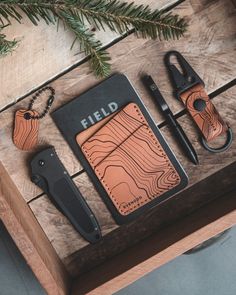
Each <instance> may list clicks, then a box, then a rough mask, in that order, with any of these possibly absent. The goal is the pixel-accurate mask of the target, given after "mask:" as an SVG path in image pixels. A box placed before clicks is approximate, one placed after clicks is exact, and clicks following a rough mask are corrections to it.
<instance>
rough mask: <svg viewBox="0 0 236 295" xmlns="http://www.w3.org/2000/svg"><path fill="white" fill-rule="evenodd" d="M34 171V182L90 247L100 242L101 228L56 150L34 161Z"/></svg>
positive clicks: (51, 150) (48, 150) (49, 150)
mask: <svg viewBox="0 0 236 295" xmlns="http://www.w3.org/2000/svg"><path fill="white" fill-rule="evenodd" d="M31 171H32V177H31V180H32V182H34V183H35V184H36V185H38V186H39V187H40V188H41V189H42V190H43V191H44V192H45V193H46V194H47V195H48V196H49V197H50V199H51V200H52V202H53V203H55V205H56V207H57V208H58V209H59V210H60V211H61V212H62V213H63V214H64V215H65V216H66V217H67V218H68V219H69V221H70V222H71V223H72V225H73V226H74V227H75V229H76V230H77V231H78V232H79V233H80V234H81V235H82V236H83V237H84V238H85V239H86V240H87V241H89V242H90V243H96V242H97V241H99V240H100V239H101V237H102V236H101V231H100V227H99V224H98V222H97V220H96V218H95V216H94V214H93V212H92V211H91V209H90V208H89V206H88V204H87V203H86V201H85V200H84V198H83V196H82V194H81V193H80V191H79V190H78V188H77V187H76V185H75V184H74V182H73V181H72V179H71V178H70V175H69V174H68V172H67V170H66V169H65V167H64V166H63V164H62V163H61V161H60V159H59V158H58V156H57V154H56V152H55V149H54V148H53V147H49V148H47V149H45V150H43V151H41V152H39V153H38V154H37V155H36V156H35V157H34V158H33V160H32V161H31Z"/></svg>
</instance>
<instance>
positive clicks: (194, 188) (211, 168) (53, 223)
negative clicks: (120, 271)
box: [30, 86, 236, 273]
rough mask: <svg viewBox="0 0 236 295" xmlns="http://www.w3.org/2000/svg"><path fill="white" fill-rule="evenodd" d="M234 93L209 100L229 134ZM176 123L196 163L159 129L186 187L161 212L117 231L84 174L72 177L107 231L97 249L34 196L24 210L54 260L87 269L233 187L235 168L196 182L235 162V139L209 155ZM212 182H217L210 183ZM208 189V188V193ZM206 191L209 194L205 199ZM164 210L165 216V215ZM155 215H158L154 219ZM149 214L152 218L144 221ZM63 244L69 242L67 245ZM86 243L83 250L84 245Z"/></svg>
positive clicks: (185, 119) (189, 126)
mask: <svg viewBox="0 0 236 295" xmlns="http://www.w3.org/2000/svg"><path fill="white" fill-rule="evenodd" d="M235 95H236V86H234V87H232V88H230V89H229V90H227V91H226V92H224V93H223V94H221V95H219V96H217V97H216V98H214V99H213V101H214V104H215V105H216V107H217V108H218V109H219V110H221V114H222V116H223V117H224V118H227V121H228V122H229V123H230V125H231V128H232V130H233V132H234V133H235V132H236V118H235V112H236V104H235V99H234V97H235ZM179 122H180V124H181V125H182V126H183V128H184V130H186V133H187V135H188V136H189V138H190V140H191V141H192V143H193V145H194V147H195V149H196V151H197V153H198V155H199V161H200V165H198V166H195V165H193V164H192V163H191V162H189V160H188V159H186V158H185V156H184V155H183V154H182V152H181V151H180V149H179V147H178V146H177V145H176V142H175V140H174V138H173V136H172V134H171V133H170V131H169V129H168V126H165V127H163V128H162V129H161V130H162V133H163V135H164V136H165V138H166V139H167V141H168V143H169V144H170V146H171V148H172V149H173V150H174V151H175V153H176V155H177V157H178V159H179V160H180V162H181V163H182V165H183V167H184V168H185V169H186V172H187V174H188V176H189V186H188V188H187V190H186V191H185V192H184V193H180V194H178V197H177V199H174V198H173V199H170V200H169V201H166V202H165V204H164V205H162V206H161V207H160V208H162V209H159V208H157V209H155V210H153V211H152V213H150V214H147V216H148V217H149V219H148V217H147V218H146V219H145V217H144V218H143V219H142V222H139V221H137V222H133V223H132V224H131V225H126V226H122V227H119V228H118V229H117V225H116V224H115V222H114V220H113V219H112V218H111V217H110V214H109V212H108V210H107V209H106V207H105V206H104V204H103V202H102V201H101V199H100V197H99V196H98V194H97V193H96V192H95V191H94V189H93V188H92V185H91V184H89V182H88V181H87V180H86V179H85V177H86V176H85V175H84V174H85V173H83V174H81V175H79V176H77V177H76V179H75V180H76V182H77V184H78V186H79V187H80V188H81V189H83V190H84V191H83V193H84V195H85V197H86V199H87V201H88V203H89V204H90V206H91V208H92V209H93V210H94V213H95V214H96V216H97V218H98V220H99V222H100V224H101V228H102V231H103V233H104V234H107V233H109V232H110V231H112V230H113V232H112V234H111V235H108V236H107V237H106V238H105V241H104V243H102V246H101V244H99V245H98V246H91V245H88V243H86V242H85V241H84V240H83V239H82V238H81V237H79V236H78V234H77V233H76V232H75V231H74V230H73V228H72V227H71V226H70V225H69V224H68V221H67V220H66V219H65V218H64V217H62V215H61V214H59V213H58V212H57V210H56V208H53V206H52V205H50V206H49V202H48V200H47V198H45V197H43V198H39V199H37V200H35V201H33V202H31V203H30V207H31V209H32V210H33V212H34V214H35V215H36V217H37V219H38V221H39V223H40V224H41V226H42V227H43V229H44V231H45V232H46V234H47V236H48V237H49V239H50V241H51V242H52V244H53V246H54V248H55V249H56V250H57V251H59V252H58V254H59V256H60V257H61V259H62V260H63V261H64V262H65V264H66V265H67V267H68V268H69V270H70V271H71V272H73V273H74V272H76V271H78V266H79V265H80V269H83V270H87V268H89V266H90V267H91V261H92V263H93V264H95V263H96V262H98V261H100V262H101V261H103V260H104V258H105V257H109V255H112V253H113V254H114V253H118V252H119V251H121V250H122V249H124V248H125V247H126V246H127V245H129V244H130V243H131V244H132V243H134V242H135V241H138V240H139V239H142V237H143V236H144V235H146V234H148V233H150V230H151V229H152V230H154V229H155V227H154V226H156V227H158V226H160V224H163V222H164V220H165V221H166V222H167V221H170V219H171V218H172V219H173V218H174V217H175V218H176V216H179V214H186V211H187V212H189V210H193V209H194V205H195V206H196V207H199V206H200V205H201V204H202V203H204V202H205V203H206V202H209V201H210V200H211V199H212V198H215V197H217V195H218V194H219V193H221V192H220V190H223V187H226V188H229V189H230V187H232V186H233V185H235V181H234V179H235V175H234V174H233V171H234V170H235V165H234V166H233V168H230V169H229V171H228V172H225V173H224V172H222V173H221V174H219V175H218V178H217V177H215V176H214V177H212V180H211V182H210V181H205V182H203V184H202V185H201V186H200V185H199V182H200V181H203V180H204V179H206V178H207V177H209V176H212V175H214V173H216V172H219V171H221V170H222V169H223V168H225V167H226V166H228V165H230V164H232V163H235V162H236V141H234V142H233V145H232V146H231V148H230V149H229V150H228V151H226V152H224V153H220V154H218V155H215V154H212V153H209V152H207V151H206V150H204V149H203V148H202V147H201V145H200V144H199V140H198V133H197V131H196V130H195V127H194V126H193V123H192V121H191V119H190V118H189V116H188V115H183V116H182V117H181V118H180V119H179ZM233 175H234V176H233ZM216 179H218V180H217V182H216V183H215V181H216ZM208 189H210V192H209V191H208ZM207 193H208V194H209V195H206V194H207ZM183 200H184V201H183ZM163 206H164V207H163ZM163 208H165V209H163ZM170 210H171V212H169V211H170ZM176 212H177V213H178V214H177V213H176ZM158 214H159V217H158V218H157V216H158ZM150 215H151V216H152V217H150ZM168 218H169V220H168ZM115 229H116V230H115ZM114 230H115V231H114ZM121 235H122V242H121V241H119V243H117V242H116V241H117V239H118V238H119V237H120V236H121ZM68 241H70V242H69V243H68ZM86 245H88V246H87V247H85V246H86ZM84 247H85V248H84ZM76 248H77V250H78V253H77V254H76V253H75V252H74V251H75V250H76ZM85 257H88V259H87V260H86V258H85Z"/></svg>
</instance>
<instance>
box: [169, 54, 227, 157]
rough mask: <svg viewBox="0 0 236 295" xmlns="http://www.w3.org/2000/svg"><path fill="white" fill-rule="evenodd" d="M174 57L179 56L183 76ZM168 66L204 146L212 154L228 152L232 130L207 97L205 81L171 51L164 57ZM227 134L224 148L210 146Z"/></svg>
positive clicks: (179, 95) (177, 92)
mask: <svg viewBox="0 0 236 295" xmlns="http://www.w3.org/2000/svg"><path fill="white" fill-rule="evenodd" d="M173 56H174V57H176V60H177V62H178V63H179V66H180V68H181V69H182V73H181V72H180V71H179V70H178V68H177V67H176V66H175V65H174V64H173V63H171V58H172V57H173ZM165 64H166V67H167V68H168V71H169V74H170V77H171V79H172V82H173V85H174V87H175V89H176V93H175V94H176V96H177V98H178V99H180V100H181V101H182V102H183V104H184V105H185V107H186V108H187V110H188V112H189V114H190V115H191V117H192V118H193V120H194V121H195V123H196V124H197V126H198V128H199V130H200V131H201V134H202V137H201V142H202V145H203V147H204V148H205V149H207V150H208V151H210V152H213V153H218V152H222V151H225V150H227V149H228V148H229V146H230V145H231V143H232V139H233V134H232V130H231V128H230V127H229V125H228V124H227V123H226V122H224V120H223V119H222V118H221V116H220V114H219V113H218V111H217V109H216V108H215V106H214V105H213V103H212V101H211V100H210V98H209V96H208V95H207V93H206V90H205V89H204V87H205V84H204V82H203V81H202V79H201V78H200V77H199V76H198V75H197V73H196V72H195V71H194V70H193V68H192V67H191V66H190V65H189V63H188V62H187V61H186V60H185V58H184V57H183V56H182V55H181V54H180V53H179V52H178V51H170V52H168V53H167V54H166V56H165ZM224 133H227V139H226V142H225V144H224V145H223V146H221V147H219V148H213V147H210V146H209V145H208V142H210V141H212V140H214V139H215V138H217V137H218V136H220V135H222V134H224Z"/></svg>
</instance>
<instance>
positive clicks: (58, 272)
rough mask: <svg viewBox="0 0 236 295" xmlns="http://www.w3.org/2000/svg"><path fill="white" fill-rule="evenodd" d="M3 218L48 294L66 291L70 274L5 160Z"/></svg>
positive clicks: (0, 187) (0, 175)
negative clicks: (10, 174)
mask: <svg viewBox="0 0 236 295" xmlns="http://www.w3.org/2000/svg"><path fill="white" fill-rule="evenodd" d="M0 219H1V221H2V222H3V223H4V225H5V227H6V229H7V230H8V232H9V234H10V235H11V237H12V238H13V240H14V242H15V243H16V245H17V247H18V249H19V250H20V251H21V253H22V254H23V256H24V258H25V260H26V261H27V263H28V264H29V265H30V267H31V269H32V270H33V272H34V274H35V275H36V277H37V278H38V280H39V282H40V283H41V284H42V286H43V287H44V288H45V290H47V294H49V295H64V294H66V293H67V292H68V290H69V275H68V273H67V272H66V270H65V268H64V266H63V264H62V262H61V261H60V259H59V257H58V256H57V254H56V252H55V250H54V249H53V247H52V245H51V244H50V242H49V241H48V239H47V237H46V235H45V233H44V232H43V230H42V229H41V228H40V227H39V226H38V222H37V220H36V219H35V217H34V215H33V214H32V211H31V210H29V207H28V206H27V204H26V202H25V201H24V199H23V198H22V196H21V195H20V193H19V191H18V190H17V188H16V186H15V184H14V183H13V181H12V179H11V178H10V177H9V175H8V173H7V172H6V170H5V169H4V167H3V165H2V163H1V162H0Z"/></svg>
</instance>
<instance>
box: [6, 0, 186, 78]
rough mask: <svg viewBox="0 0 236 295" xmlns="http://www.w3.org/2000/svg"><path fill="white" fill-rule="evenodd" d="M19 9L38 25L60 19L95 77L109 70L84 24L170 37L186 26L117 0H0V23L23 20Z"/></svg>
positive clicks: (170, 16) (157, 12)
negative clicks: (88, 62)
mask: <svg viewBox="0 0 236 295" xmlns="http://www.w3.org/2000/svg"><path fill="white" fill-rule="evenodd" d="M22 12H23V13H24V14H25V15H26V16H27V17H28V18H29V19H30V20H31V21H32V23H33V24H35V25H37V24H38V22H39V21H40V19H41V18H42V19H44V21H45V22H46V23H47V24H51V23H52V24H55V22H56V21H59V20H61V21H63V23H64V24H66V25H67V27H68V28H69V29H70V30H72V31H73V32H74V34H75V37H76V38H75V39H76V40H78V41H79V42H80V47H81V49H82V50H83V51H84V52H85V54H86V55H89V56H90V64H91V67H92V69H93V70H94V71H95V74H96V75H97V76H102V77H103V76H107V75H108V74H109V72H110V64H109V56H108V53H107V52H106V51H105V50H104V49H103V48H102V43H101V42H100V41H99V40H96V38H95V36H94V34H93V33H91V32H90V31H89V30H88V29H87V23H89V24H92V25H93V26H95V27H96V28H97V29H99V30H101V29H103V30H105V25H106V26H107V27H108V28H109V29H110V30H112V31H114V32H117V33H119V34H124V33H127V32H129V31H130V29H131V28H133V29H134V32H135V33H136V35H137V36H141V37H143V38H148V37H149V38H152V39H156V38H159V39H160V40H161V39H165V40H169V39H170V38H172V39H176V38H177V39H178V38H179V37H181V36H182V35H183V34H184V32H185V31H186V28H187V23H186V21H185V19H184V18H181V17H179V16H178V15H174V14H172V13H169V12H166V11H165V10H151V8H150V7H149V6H144V5H136V4H134V3H126V2H122V1H120V0H64V1H59V0H52V1H46V0H2V1H1V0H0V23H2V25H6V24H10V23H11V18H14V19H16V20H17V21H18V22H21V20H22V17H23V16H22Z"/></svg>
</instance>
